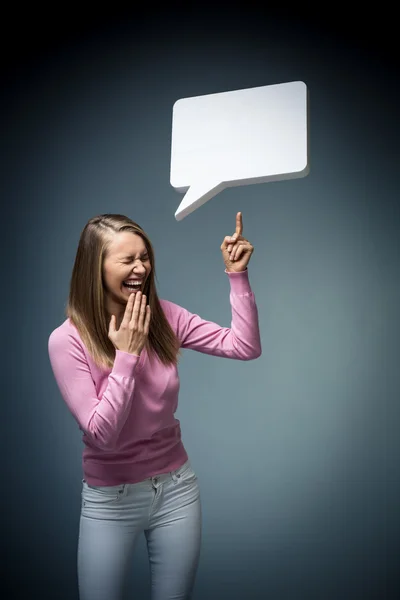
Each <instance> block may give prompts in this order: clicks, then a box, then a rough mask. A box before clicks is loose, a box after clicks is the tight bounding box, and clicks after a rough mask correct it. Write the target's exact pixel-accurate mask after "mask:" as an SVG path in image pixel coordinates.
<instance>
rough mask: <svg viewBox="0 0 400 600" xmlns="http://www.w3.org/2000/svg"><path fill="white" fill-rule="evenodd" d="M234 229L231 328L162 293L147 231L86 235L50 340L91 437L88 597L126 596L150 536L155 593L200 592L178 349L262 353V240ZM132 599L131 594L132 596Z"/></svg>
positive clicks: (82, 569)
mask: <svg viewBox="0 0 400 600" xmlns="http://www.w3.org/2000/svg"><path fill="white" fill-rule="evenodd" d="M242 228H243V225H242V216H241V213H238V214H237V217H236V232H235V233H234V235H233V236H232V237H228V236H227V237H225V238H224V241H223V242H222V245H221V251H222V256H223V259H224V262H225V267H226V269H225V272H226V273H227V275H228V278H229V283H230V302H231V308H232V323H231V328H227V327H220V326H219V325H217V324H216V323H212V322H209V321H205V320H203V319H201V318H200V317H199V316H198V315H195V314H192V313H190V312H189V311H187V310H186V309H184V308H182V307H181V306H179V305H177V304H174V303H172V302H169V301H167V300H161V299H159V298H158V296H157V292H156V286H155V266H154V252H153V248H152V245H151V243H150V240H149V238H148V237H147V235H146V234H145V232H144V231H143V229H142V228H141V227H140V226H139V225H138V224H137V223H134V222H133V221H131V220H130V219H129V218H127V217H125V216H123V215H118V214H106V215H100V216H97V217H94V218H92V219H90V220H89V222H88V223H87V224H86V226H85V228H84V229H83V231H82V234H81V237H80V240H79V245H78V250H77V254H76V259H75V264H74V267H73V272H72V278H71V284H70V293H69V300H68V304H67V309H66V315H67V317H68V318H67V319H66V320H65V321H64V322H63V323H62V324H61V325H60V326H59V327H58V328H57V329H55V330H54V331H53V332H52V333H51V335H50V337H49V356H50V362H51V366H52V369H53V373H54V376H55V379H56V381H57V384H58V386H59V389H60V392H61V395H62V397H63V398H64V400H65V402H66V404H67V406H68V408H69V410H70V411H71V413H72V415H73V416H74V418H75V419H76V421H77V423H78V425H79V428H80V429H81V430H82V432H83V438H82V439H83V442H84V450H83V463H82V466H83V475H84V479H83V480H82V506H81V518H80V528H79V542H78V583H79V593H80V599H81V600H119V599H121V598H122V597H123V588H124V584H125V582H126V579H127V573H128V571H129V570H130V568H131V557H132V553H133V549H134V546H135V543H136V541H137V539H138V536H139V535H140V534H141V533H142V532H143V533H144V534H145V537H146V541H147V547H148V554H149V561H150V567H151V582H152V600H172V598H173V599H175V600H176V599H178V598H179V599H187V598H190V596H191V591H192V588H193V585H194V580H195V575H196V570H197V565H198V561H199V553H200V541H201V505H200V492H199V486H198V481H197V476H196V474H195V472H194V470H193V468H192V466H191V464H190V461H189V459H188V455H187V453H186V450H185V448H184V446H183V443H182V440H181V431H180V424H179V420H178V419H176V418H175V417H174V413H175V411H176V409H177V405H178V391H179V376H178V371H177V363H178V355H179V354H180V348H189V349H192V350H197V351H198V352H203V353H206V354H212V355H213V356H220V357H224V358H232V359H237V360H251V359H255V358H257V357H259V356H260V354H261V343H260V333H259V327H258V316H257V307H256V303H255V299H254V295H253V292H252V290H251V288H250V284H249V279H248V272H247V265H248V263H249V260H250V257H251V255H252V253H253V246H252V245H251V244H250V243H249V242H248V241H247V240H246V239H245V238H244V237H243V236H242ZM133 597H134V596H133Z"/></svg>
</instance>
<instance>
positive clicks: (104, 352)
mask: <svg viewBox="0 0 400 600" xmlns="http://www.w3.org/2000/svg"><path fill="white" fill-rule="evenodd" d="M121 231H130V232H132V233H135V234H136V235H139V236H140V237H141V238H142V239H143V241H144V243H145V245H146V249H147V252H148V255H149V259H150V264H151V267H152V268H151V271H150V274H149V276H148V278H147V280H146V284H145V288H144V290H143V293H144V294H146V297H147V301H148V304H149V305H150V309H151V319H150V329H149V335H148V338H147V342H146V349H147V351H148V352H149V355H150V356H151V352H153V353H155V354H156V355H157V356H158V358H159V360H160V361H161V362H162V363H163V364H164V365H171V364H174V365H177V363H178V357H179V355H180V350H179V348H180V343H179V340H178V338H177V337H176V335H175V333H174V331H173V330H172V328H171V326H170V324H169V323H168V321H167V318H166V316H165V314H164V311H163V309H162V307H161V304H160V301H159V298H158V296H157V291H156V284H155V278H156V273H155V260H154V250H153V247H152V245H151V242H150V240H149V238H148V237H147V235H146V233H145V232H144V231H143V229H142V228H141V227H140V226H139V225H138V224H137V223H135V222H134V221H132V220H131V219H129V218H128V217H125V216H124V215H119V214H104V215H98V216H96V217H93V218H91V219H90V220H89V221H88V222H87V224H86V225H85V227H84V229H83V231H82V233H81V236H80V239H79V244H78V249H77V252H76V257H75V263H74V267H73V270H72V276H71V282H70V290H69V297H68V302H67V306H66V315H67V317H69V319H70V320H71V322H72V323H73V325H75V327H76V329H77V330H78V332H79V334H80V336H81V339H82V341H83V343H84V344H85V346H86V348H87V349H88V351H89V353H90V355H91V356H92V358H93V360H94V362H95V363H96V364H97V365H98V366H103V367H106V368H112V366H113V364H114V360H115V354H116V353H115V347H114V344H113V343H112V342H111V340H110V339H109V337H108V326H109V323H108V316H107V312H106V308H105V302H104V300H105V295H104V286H103V262H104V258H105V257H106V256H107V250H108V246H109V244H110V242H111V239H112V236H113V234H116V233H119V232H121Z"/></svg>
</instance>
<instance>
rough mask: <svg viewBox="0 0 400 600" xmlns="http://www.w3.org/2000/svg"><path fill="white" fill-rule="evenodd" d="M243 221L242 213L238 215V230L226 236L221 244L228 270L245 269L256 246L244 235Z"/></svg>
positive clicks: (237, 270)
mask: <svg viewBox="0 0 400 600" xmlns="http://www.w3.org/2000/svg"><path fill="white" fill-rule="evenodd" d="M242 232H243V221H242V213H241V212H238V213H237V215H236V231H235V233H234V234H233V235H232V236H226V237H225V238H224V241H223V242H222V244H221V251H222V258H223V259H224V263H225V266H226V270H227V271H231V272H232V271H233V272H235V273H238V272H239V271H245V270H246V268H247V265H248V264H249V260H250V258H251V255H252V254H253V251H254V248H253V246H252V245H251V244H250V242H249V241H248V240H246V239H245V238H244V237H243V236H242Z"/></svg>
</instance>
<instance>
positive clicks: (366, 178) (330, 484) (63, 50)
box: [1, 4, 400, 600]
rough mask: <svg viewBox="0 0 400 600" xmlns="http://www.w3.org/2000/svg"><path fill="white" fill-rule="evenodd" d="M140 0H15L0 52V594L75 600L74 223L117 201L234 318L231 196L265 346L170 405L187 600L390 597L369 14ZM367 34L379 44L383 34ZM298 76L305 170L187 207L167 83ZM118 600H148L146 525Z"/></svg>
mask: <svg viewBox="0 0 400 600" xmlns="http://www.w3.org/2000/svg"><path fill="white" fill-rule="evenodd" d="M182 6H184V7H185V8H181V9H179V8H178V7H177V6H175V7H174V8H173V9H172V8H170V9H169V11H167V10H166V9H162V7H159V8H158V9H157V8H156V5H154V6H152V9H151V11H149V12H148V13H147V14H146V13H145V12H144V10H141V9H139V8H138V9H137V10H136V11H135V12H132V13H131V14H130V15H125V16H122V15H121V16H119V17H118V16H116V15H113V14H112V13H111V12H110V10H111V9H112V7H111V8H108V12H107V13H105V14H104V15H102V14H99V13H98V14H95V12H94V11H93V13H91V14H85V13H84V12H83V11H82V10H78V11H75V12H73V11H72V9H70V8H69V7H67V8H65V9H63V10H64V12H62V11H61V9H60V12H59V13H58V14H57V15H56V14H55V13H54V14H51V13H47V14H45V13H43V14H39V13H37V12H33V11H32V13H31V14H26V12H24V13H22V12H21V14H18V15H14V16H13V17H9V19H8V21H7V20H6V21H5V22H4V29H5V31H6V32H7V31H8V32H9V33H10V37H9V39H8V41H7V43H6V44H5V46H4V49H3V54H2V56H3V63H2V73H3V77H2V82H3V93H2V113H1V114H2V156H3V158H2V171H3V177H2V189H3V193H2V215H3V221H2V233H3V236H2V237H3V253H2V255H3V261H4V274H3V277H2V301H3V319H2V323H3V325H2V327H3V332H4V333H5V336H6V340H5V343H4V344H3V352H4V358H5V360H3V365H4V370H3V394H2V419H1V421H2V425H3V431H2V442H3V451H2V474H3V477H2V484H3V485H2V499H3V507H4V508H3V511H2V513H3V514H2V516H3V517H4V523H3V532H4V533H3V535H2V539H3V542H4V550H3V555H4V557H5V559H4V560H3V561H2V562H3V567H4V568H5V569H6V570H7V574H8V578H7V579H4V578H3V581H4V582H5V583H4V585H5V586H7V585H9V586H11V587H10V589H9V591H8V592H7V594H6V597H7V598H30V597H34V596H36V595H37V596H39V597H42V598H53V599H54V598H57V599H60V600H61V599H63V600H64V599H65V600H67V599H68V600H74V599H77V588H76V543H77V534H78V520H79V512H80V489H81V464H80V461H81V452H82V444H81V438H80V432H79V430H78V428H77V425H76V424H75V422H74V420H73V418H72V416H71V415H70V414H69V412H68V410H67V408H66V406H65V405H64V403H63V401H62V398H61V396H60V394H59V392H58V388H57V386H56V383H55V380H54V378H53V375H52V371H51V368H50V364H49V359H48V354H47V341H48V337H49V335H50V333H51V331H52V330H53V329H54V328H56V327H57V326H58V325H59V324H61V322H62V321H63V320H64V318H65V317H64V308H65V303H66V298H67V293H68V286H69V278H70V274H71V269H72V265H73V261H74V257H75V252H76V248H77V243H78V239H79V235H80V233H81V230H82V228H83V226H84V225H85V223H86V221H87V220H88V219H89V218H90V217H91V216H94V215H95V214H99V213H102V212H121V213H124V214H127V215H128V216H130V217H132V218H133V219H134V220H136V221H138V222H139V223H140V224H141V225H142V226H143V227H144V229H145V230H146V231H147V233H148V234H149V236H150V238H151V239H152V241H153V243H154V246H155V251H156V269H157V273H158V290H159V294H160V296H161V297H163V298H167V299H170V300H172V301H175V302H177V303H179V304H181V305H183V306H185V307H186V308H188V309H189V310H191V311H192V312H197V313H199V314H200V315H201V316H203V317H204V318H207V319H210V320H214V321H217V322H218V323H220V324H221V325H227V326H229V325H230V309H229V297H228V294H229V286H228V281H227V276H226V275H225V273H224V271H223V263H222V258H221V254H220V249H219V246H220V244H221V241H222V239H223V237H224V236H225V235H228V234H231V233H233V231H234V225H235V214H236V212H237V211H238V210H241V211H242V212H243V220H244V235H245V236H247V237H248V238H249V239H250V241H251V242H252V243H253V245H254V247H255V252H254V255H253V257H252V260H251V263H250V266H249V274H250V281H251V284H252V287H253V290H254V292H255V295H256V300H257V304H258V309H259V315H260V326H261V335H262V344H263V354H262V356H261V358H260V359H258V360H256V361H254V362H249V363H241V362H236V361H235V362H234V361H228V360H222V359H217V358H213V357H208V356H203V355H201V354H198V353H193V352H186V353H184V357H183V359H182V361H181V366H180V376H181V394H180V406H179V410H178V415H177V416H178V418H180V420H181V424H182V430H183V439H184V443H185V445H186V448H187V450H188V452H189V455H190V458H191V460H192V463H193V466H194V467H195V469H196V471H197V472H198V475H199V479H200V484H201V489H202V498H203V512H204V540H203V546H202V555H201V563H200V567H199V572H198V577H197V583H196V589H195V594H194V597H193V598H194V600H203V599H204V600H214V599H219V600H228V599H229V600H236V599H246V600H261V599H264V598H268V599H273V600H300V599H304V600H314V599H315V600H339V599H340V600H354V598H358V597H360V598H363V599H374V600H375V599H379V600H382V599H384V598H388V599H389V598H390V599H391V598H395V597H396V592H398V591H399V590H398V587H397V584H398V581H397V579H396V568H397V567H398V558H399V533H400V532H399V510H398V508H399V506H398V505H399V480H398V451H399V437H398V434H397V429H398V419H399V403H398V401H399V380H400V378H399V370H398V362H399V350H400V347H399V304H400V294H399V270H400V269H399V267H400V257H399V233H400V219H399V203H398V181H397V180H398V134H399V130H398V117H397V115H398V103H399V89H398V78H397V69H398V64H397V63H396V62H395V59H394V54H393V50H394V42H392V38H391V35H392V32H393V28H392V27H391V24H392V23H393V17H391V16H390V15H388V14H387V13H385V14H384V15H383V14H382V15H381V16H379V15H376V14H374V15H368V14H366V13H357V15H356V16H355V17H353V20H352V21H349V16H348V15H346V14H344V13H340V14H339V13H334V14H329V13H327V12H325V13H324V14H323V15H322V14H321V15H320V16H318V14H317V13H315V14H313V15H310V16H306V15H302V16H300V17H298V18H294V17H293V15H292V16H291V17H289V16H287V15H286V16H285V15H274V16H273V15H271V14H268V12H266V11H264V12H262V11H261V9H259V10H258V11H255V9H254V8H251V5H250V4H246V7H245V8H243V9H242V10H235V11H234V10H233V9H232V8H223V7H222V6H221V7H220V8H219V7H218V4H214V8H206V6H205V5H200V6H199V7H198V8H193V6H192V7H191V5H190V4H189V5H182ZM381 34H383V37H382V39H381V41H378V38H379V36H380V35H381ZM299 79H300V80H303V81H305V83H306V84H307V86H308V87H309V91H310V108H311V110H310V115H311V121H310V150H311V172H310V174H309V175H308V176H307V177H306V178H304V179H298V180H293V181H286V182H277V183H270V184H262V185H253V186H248V187H241V188H236V189H235V188H234V189H228V190H226V191H224V192H223V193H222V194H220V195H219V196H218V197H216V198H215V199H213V200H211V201H210V202H208V203H207V204H205V205H204V206H203V207H201V208H200V209H199V210H197V211H196V212H194V213H193V214H192V215H189V216H188V217H187V218H186V219H184V220H183V221H181V222H177V221H175V219H174V212H175V210H176V208H177V206H178V204H179V202H180V200H181V197H182V196H181V195H180V194H178V193H177V192H175V191H174V190H173V189H172V188H171V186H170V184H169V167H170V143H171V119H172V106H173V103H174V102H175V100H177V99H178V98H181V97H186V96H193V95H201V94H207V93H213V92H221V91H229V90H233V89H241V88H246V87H254V86H260V85H268V84H274V83H282V82H287V81H293V80H299ZM130 583H131V586H132V587H131V589H132V590H133V591H134V592H135V593H132V595H131V596H130V598H132V600H136V599H139V598H140V599H142V598H143V599H144V600H145V599H146V598H148V597H149V596H148V595H147V594H148V591H149V570H148V566H147V556H146V553H145V545H144V542H143V543H141V544H140V545H139V547H138V549H137V553H136V557H135V560H134V562H133V564H132V577H131V582H130Z"/></svg>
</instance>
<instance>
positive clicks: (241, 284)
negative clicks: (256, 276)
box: [225, 268, 251, 295]
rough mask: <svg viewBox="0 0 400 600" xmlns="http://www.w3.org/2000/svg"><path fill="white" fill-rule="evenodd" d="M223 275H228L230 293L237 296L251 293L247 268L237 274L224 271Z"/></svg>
mask: <svg viewBox="0 0 400 600" xmlns="http://www.w3.org/2000/svg"><path fill="white" fill-rule="evenodd" d="M225 273H226V274H227V275H228V278H229V283H230V285H231V292H232V293H234V294H237V295H241V294H249V293H251V287H250V281H249V272H248V270H247V268H246V270H245V271H239V273H235V272H234V271H227V270H226V269H225Z"/></svg>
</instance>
